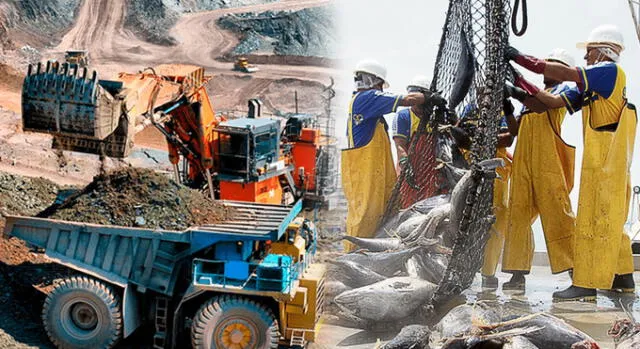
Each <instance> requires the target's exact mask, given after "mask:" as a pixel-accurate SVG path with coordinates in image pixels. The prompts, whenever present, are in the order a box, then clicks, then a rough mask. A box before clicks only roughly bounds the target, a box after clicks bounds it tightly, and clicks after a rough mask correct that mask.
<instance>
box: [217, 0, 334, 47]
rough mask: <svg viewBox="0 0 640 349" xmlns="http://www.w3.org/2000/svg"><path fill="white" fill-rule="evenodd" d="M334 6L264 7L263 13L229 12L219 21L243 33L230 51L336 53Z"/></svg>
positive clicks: (230, 28)
mask: <svg viewBox="0 0 640 349" xmlns="http://www.w3.org/2000/svg"><path fill="white" fill-rule="evenodd" d="M334 13H335V9H334V7H333V6H323V7H315V8H307V9H302V10H299V11H279V12H273V11H266V12H262V13H239V14H228V15H226V16H224V17H221V18H220V19H219V20H218V23H219V24H220V25H221V26H222V27H223V28H226V29H229V30H232V31H234V32H236V33H238V34H240V35H242V40H241V41H240V43H239V44H238V45H237V46H236V47H235V48H234V49H233V51H232V52H231V53H232V54H234V55H244V54H249V53H262V54H277V55H293V56H314V57H335V53H336V46H337V33H335V27H336V23H335V18H336V17H335V15H334Z"/></svg>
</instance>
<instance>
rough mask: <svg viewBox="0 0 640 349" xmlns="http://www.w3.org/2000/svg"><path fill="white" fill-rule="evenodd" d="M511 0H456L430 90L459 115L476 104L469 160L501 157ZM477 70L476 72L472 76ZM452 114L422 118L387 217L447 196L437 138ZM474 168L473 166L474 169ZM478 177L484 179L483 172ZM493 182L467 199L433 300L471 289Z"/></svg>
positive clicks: (451, 4) (488, 219) (487, 222)
mask: <svg viewBox="0 0 640 349" xmlns="http://www.w3.org/2000/svg"><path fill="white" fill-rule="evenodd" d="M508 12H509V2H508V0H451V1H450V2H449V9H448V12H447V17H446V22H445V26H444V30H443V33H442V37H441V41H440V47H439V50H438V55H437V58H436V65H435V69H434V79H433V81H432V89H433V90H436V91H439V92H440V93H441V95H442V96H443V97H444V98H445V99H446V100H447V101H448V102H449V108H450V109H454V110H455V111H456V113H455V114H457V115H461V114H462V113H463V111H464V110H465V108H466V109H467V110H468V108H469V107H470V106H473V107H474V108H473V109H475V110H476V111H477V112H476V113H474V115H473V116H470V115H468V116H467V118H477V120H476V121H477V129H476V132H475V134H476V135H481V136H476V137H473V139H472V146H471V151H470V154H469V157H470V162H471V164H474V163H477V162H479V161H482V160H485V159H489V158H493V157H495V154H496V142H497V134H498V118H497V116H498V115H500V113H501V110H502V98H503V89H502V87H503V85H504V80H505V78H506V73H505V71H506V69H505V63H504V60H503V55H504V49H505V47H506V45H507V41H508V34H509V33H508V26H507V13H508ZM471 74H472V75H471ZM452 122H454V120H452V118H451V117H444V118H438V117H437V115H435V113H434V114H432V115H431V117H430V118H423V119H422V120H421V122H420V125H419V127H418V131H417V132H415V133H414V134H413V135H412V138H411V141H410V144H409V151H408V157H409V158H408V161H407V164H406V165H405V166H404V167H403V170H402V172H401V174H400V177H399V179H398V182H397V183H396V186H395V187H394V190H393V193H392V196H391V200H390V202H389V205H388V207H387V211H386V212H385V216H384V221H387V220H388V219H390V218H391V217H393V216H395V215H396V214H397V213H398V211H399V210H400V209H402V208H406V207H408V206H410V205H412V204H414V203H416V202H418V201H420V200H422V199H425V198H428V197H431V196H434V195H438V194H442V193H446V192H448V191H450V190H451V189H452V188H450V187H449V186H447V184H446V183H445V182H446V181H445V179H444V175H443V173H442V171H441V168H442V166H438V162H439V161H441V160H442V159H440V158H439V156H438V155H439V154H438V146H437V145H438V139H439V137H441V136H443V134H444V132H446V130H445V129H442V128H441V127H438V126H439V125H441V124H447V123H452ZM472 168H473V166H472ZM479 178H480V176H479ZM492 192H493V181H492V180H479V181H478V184H477V187H475V188H472V190H471V191H470V194H469V195H468V197H467V198H466V207H465V208H464V212H463V218H462V221H461V223H460V231H459V234H458V236H457V238H456V242H455V245H454V248H453V254H452V256H451V259H450V261H449V264H448V267H447V271H446V273H445V276H444V278H443V280H442V282H441V283H440V284H439V288H438V290H437V292H436V294H435V296H434V297H435V298H436V299H438V298H441V297H446V296H449V295H452V294H457V293H459V292H461V291H462V290H464V289H465V288H467V287H469V286H470V285H471V283H472V281H473V278H474V276H475V274H476V272H477V271H478V270H479V268H480V266H481V265H482V258H483V250H484V246H485V244H486V241H487V240H488V237H489V228H490V226H491V224H492V221H493V216H492V198H493V195H492Z"/></svg>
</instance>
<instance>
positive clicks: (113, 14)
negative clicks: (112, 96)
mask: <svg viewBox="0 0 640 349" xmlns="http://www.w3.org/2000/svg"><path fill="white" fill-rule="evenodd" d="M330 3H331V0H283V1H279V2H273V3H268V4H259V5H251V6H243V7H236V8H225V9H219V10H213V11H205V12H199V13H195V14H187V15H184V16H182V17H181V19H180V20H179V21H178V23H177V24H176V25H175V26H174V27H173V28H172V29H171V31H170V34H171V35H172V36H173V37H175V38H176V40H177V41H178V44H177V45H175V46H171V47H167V46H160V45H155V44H152V43H149V42H145V41H142V40H140V39H138V38H137V37H136V36H135V35H134V34H133V33H132V32H131V31H129V30H127V29H125V28H124V19H125V15H126V3H125V0H97V1H88V0H86V1H84V3H83V4H82V5H81V8H80V11H79V13H78V17H77V19H76V23H75V24H74V26H73V28H72V29H71V30H70V31H69V32H68V33H67V34H66V35H65V36H64V37H63V38H62V41H61V42H60V44H59V45H58V46H57V47H55V48H54V49H52V50H50V51H49V52H48V55H60V54H61V53H62V52H64V51H65V50H69V49H86V50H89V52H90V55H91V60H92V65H93V66H94V67H95V68H97V70H98V71H99V72H101V73H102V75H103V76H104V75H105V73H106V74H107V77H108V76H109V75H113V74H115V73H117V72H119V71H132V70H136V69H141V68H144V67H147V66H153V65H157V64H160V63H166V62H180V63H190V64H196V65H201V66H204V67H205V68H206V69H207V71H208V72H209V73H214V74H215V73H220V72H224V73H226V74H229V73H231V69H232V67H233V64H232V63H225V62H220V61H217V60H216V58H217V57H220V56H221V55H223V54H224V53H226V52H228V51H229V50H231V49H232V48H233V47H234V46H235V45H236V44H237V43H238V38H237V37H236V35H235V34H233V33H231V32H229V31H227V30H223V29H221V28H219V27H218V25H217V24H216V20H217V19H218V18H220V17H221V16H224V15H226V14H230V13H242V12H263V11H281V10H300V9H304V8H309V7H316V6H323V5H327V4H330ZM98 14H100V15H98ZM96 19H97V20H96ZM45 56H47V54H45ZM234 74H237V75H244V74H243V73H239V72H238V73H234ZM252 75H253V76H255V77H258V78H269V79H280V78H296V79H301V80H312V81H318V82H321V83H325V84H326V83H328V77H329V76H331V75H337V71H336V70H335V69H332V68H323V67H317V66H281V65H261V66H260V71H259V72H256V73H254V74H252Z"/></svg>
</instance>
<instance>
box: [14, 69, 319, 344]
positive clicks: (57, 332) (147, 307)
mask: <svg viewBox="0 0 640 349" xmlns="http://www.w3.org/2000/svg"><path fill="white" fill-rule="evenodd" d="M209 80H210V77H208V76H206V75H205V71H204V68H202V67H199V66H193V65H170V64H164V65H159V66H156V67H153V68H148V69H146V70H144V71H142V72H139V73H135V74H130V73H120V74H119V75H118V78H117V79H115V80H100V79H98V77H97V74H96V72H93V73H91V74H89V72H88V70H87V69H86V68H83V69H80V68H79V67H78V66H77V65H74V66H71V65H69V64H67V63H63V64H57V63H56V64H52V63H51V62H49V63H47V64H37V65H35V66H29V69H28V73H27V76H26V77H25V80H24V84H23V92H22V118H23V127H24V130H25V131H32V132H41V133H48V134H51V135H53V139H54V141H53V147H55V148H57V149H63V150H70V151H77V152H84V153H92V154H98V155H100V156H108V157H116V158H124V157H127V156H128V155H129V154H130V152H131V150H132V148H133V145H134V138H135V134H136V133H137V132H139V131H141V130H143V129H144V128H145V127H155V128H156V129H158V130H159V131H160V132H161V133H162V134H163V135H164V136H165V137H166V139H167V144H168V154H169V160H170V162H171V163H172V164H173V165H174V169H175V176H176V179H178V180H179V181H180V182H182V183H184V184H187V185H189V186H191V187H194V188H201V189H205V190H206V192H208V193H210V194H211V195H212V197H214V198H215V199H220V200H221V204H222V205H223V206H224V207H225V212H226V218H225V219H224V220H223V221H221V222H219V223H216V224H207V225H204V226H198V227H191V228H189V229H187V230H185V231H168V230H158V229H156V230H146V229H140V228H131V227H123V226H106V225H98V224H87V223H80V222H71V221H58V220H52V219H46V218H33V217H20V216H6V217H5V218H6V220H7V223H6V226H5V235H6V236H13V237H16V238H19V239H22V240H24V241H25V242H27V243H28V244H29V245H31V246H34V247H37V248H39V249H40V250H41V251H43V252H44V253H45V255H46V256H47V257H48V258H50V259H51V260H52V261H54V262H56V263H60V264H63V265H65V266H67V267H69V268H72V269H74V270H75V271H77V272H79V273H80V276H75V277H71V278H67V279H65V280H63V281H62V282H60V283H58V284H57V285H56V286H55V287H54V289H53V291H52V292H50V293H49V295H48V296H47V300H46V301H45V305H44V307H43V322H44V326H45V328H46V330H47V333H48V335H49V337H50V338H51V340H52V342H53V343H54V344H55V345H56V346H58V347H60V348H112V347H113V346H115V345H116V343H117V342H118V341H119V340H120V339H122V338H126V337H128V336H130V335H131V334H132V333H133V332H135V331H136V330H137V329H138V328H141V327H143V328H148V329H152V331H153V347H154V348H184V347H187V346H189V345H191V346H192V347H194V348H276V347H278V346H284V347H292V348H301V347H303V346H304V345H305V343H307V342H308V341H313V340H315V338H316V336H317V333H318V328H317V327H318V324H319V316H320V314H321V311H322V307H323V302H324V301H323V289H324V287H323V275H324V267H323V265H321V264H318V263H313V257H314V255H315V252H316V246H317V243H316V242H317V233H316V230H315V226H314V223H313V222H312V221H310V220H308V219H306V218H305V217H304V215H303V207H304V205H305V204H306V203H307V202H308V201H309V200H307V197H306V196H305V192H306V191H312V190H313V189H314V188H315V185H316V184H315V183H316V180H315V177H316V176H315V164H316V156H318V152H319V149H320V132H319V130H318V129H317V127H314V123H313V117H311V116H309V115H295V116H293V117H291V118H289V119H288V120H287V121H286V125H285V127H283V128H282V130H281V127H280V120H275V119H268V118H261V117H260V115H261V108H262V105H261V103H260V101H259V100H251V101H250V102H249V112H248V115H247V117H243V118H238V119H232V120H228V119H227V118H225V117H224V116H219V115H216V113H215V112H214V109H213V105H212V102H211V100H210V98H209V96H208V94H207V91H206V84H207V82H208V81H209ZM287 188H288V189H287ZM287 190H288V191H289V194H290V195H288V196H291V197H292V198H293V202H292V203H289V202H286V198H285V195H284V194H285V192H286V191H287Z"/></svg>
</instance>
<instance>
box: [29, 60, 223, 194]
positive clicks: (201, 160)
mask: <svg viewBox="0 0 640 349" xmlns="http://www.w3.org/2000/svg"><path fill="white" fill-rule="evenodd" d="M209 79H210V78H209V77H206V76H205V75H204V68H202V67H198V66H193V65H176V64H163V65H160V66H157V67H154V68H148V69H145V70H144V71H142V72H139V73H135V74H130V73H120V74H119V75H118V78H117V79H116V80H99V79H98V78H97V73H96V72H95V71H94V72H93V73H92V74H91V76H88V71H87V69H86V68H85V69H82V70H79V69H78V67H77V65H76V66H70V65H69V64H66V63H65V64H62V65H59V64H57V63H53V62H48V63H47V64H46V66H43V65H42V64H40V63H39V64H38V65H36V66H31V65H30V66H29V68H28V72H27V76H26V77H25V81H24V84H23V91H22V119H23V126H24V129H25V130H27V131H33V132H41V133H49V134H52V135H53V137H54V142H53V147H54V148H59V149H63V150H70V151H78V152H84V153H91V154H98V155H102V156H109V157H116V158H125V157H127V156H128V155H129V154H130V152H131V149H132V148H133V146H134V143H135V142H134V139H135V134H136V133H137V132H140V131H142V130H143V129H144V128H146V127H149V126H150V125H152V126H153V127H155V128H157V129H158V130H159V131H160V132H161V133H162V134H163V135H164V136H165V137H166V139H167V143H168V152H169V160H170V162H171V163H172V164H173V165H174V167H175V168H176V169H177V165H178V163H179V161H180V159H181V158H183V159H185V160H186V162H187V164H188V166H187V167H188V169H185V172H186V173H185V175H184V176H181V177H182V178H178V179H180V180H182V181H184V182H187V183H189V184H192V185H193V186H198V187H200V186H202V184H203V182H204V181H207V182H209V183H208V184H209V187H210V188H211V187H212V186H211V171H212V168H213V167H214V161H213V154H212V149H214V148H213V147H214V146H215V145H216V141H217V139H216V138H217V137H216V135H215V133H214V129H215V127H216V126H217V125H218V124H219V123H220V122H221V121H223V119H222V118H220V117H216V115H215V112H214V109H213V106H212V104H211V101H210V99H209V96H208V94H207V91H206V84H207V82H208V81H209Z"/></svg>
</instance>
